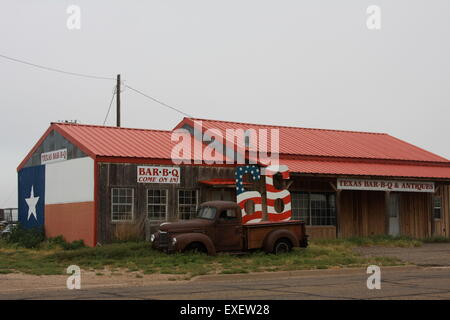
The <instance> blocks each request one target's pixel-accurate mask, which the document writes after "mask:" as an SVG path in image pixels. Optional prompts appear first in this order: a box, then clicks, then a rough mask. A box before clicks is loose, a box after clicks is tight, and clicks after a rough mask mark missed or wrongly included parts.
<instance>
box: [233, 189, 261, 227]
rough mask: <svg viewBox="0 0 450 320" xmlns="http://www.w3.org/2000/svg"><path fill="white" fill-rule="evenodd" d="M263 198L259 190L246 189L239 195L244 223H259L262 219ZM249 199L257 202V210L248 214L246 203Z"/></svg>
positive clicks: (238, 199) (238, 200)
mask: <svg viewBox="0 0 450 320" xmlns="http://www.w3.org/2000/svg"><path fill="white" fill-rule="evenodd" d="M261 200H262V197H261V193H259V192H258V191H245V192H242V193H241V194H238V195H237V202H238V205H239V207H241V212H242V223H244V224H245V223H257V222H260V221H261V220H262V204H261ZM247 201H253V203H254V204H255V211H254V212H253V213H251V214H248V213H247V212H246V211H245V204H246V203H247Z"/></svg>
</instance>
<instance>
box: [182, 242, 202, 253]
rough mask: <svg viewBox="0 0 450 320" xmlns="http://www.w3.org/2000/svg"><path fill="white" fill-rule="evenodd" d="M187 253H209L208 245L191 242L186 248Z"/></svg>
mask: <svg viewBox="0 0 450 320" xmlns="http://www.w3.org/2000/svg"><path fill="white" fill-rule="evenodd" d="M183 252H186V253H207V250H206V247H205V246H204V245H203V244H202V243H200V242H194V243H190V244H188V245H187V246H186V248H184V250H183Z"/></svg>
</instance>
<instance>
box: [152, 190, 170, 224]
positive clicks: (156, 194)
mask: <svg viewBox="0 0 450 320" xmlns="http://www.w3.org/2000/svg"><path fill="white" fill-rule="evenodd" d="M166 214H167V189H164V190H154V189H147V216H148V218H149V219H150V220H165V219H166Z"/></svg>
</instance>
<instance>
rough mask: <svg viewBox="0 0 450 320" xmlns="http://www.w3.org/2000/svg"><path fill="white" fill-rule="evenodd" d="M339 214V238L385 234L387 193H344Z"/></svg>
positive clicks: (341, 197)
mask: <svg viewBox="0 0 450 320" xmlns="http://www.w3.org/2000/svg"><path fill="white" fill-rule="evenodd" d="M340 201H341V203H340V205H339V213H338V226H339V231H338V236H339V237H342V238H348V237H365V236H370V235H377V234H384V233H385V212H386V208H385V193H384V192H376V191H348V190H345V191H342V192H341V196H340Z"/></svg>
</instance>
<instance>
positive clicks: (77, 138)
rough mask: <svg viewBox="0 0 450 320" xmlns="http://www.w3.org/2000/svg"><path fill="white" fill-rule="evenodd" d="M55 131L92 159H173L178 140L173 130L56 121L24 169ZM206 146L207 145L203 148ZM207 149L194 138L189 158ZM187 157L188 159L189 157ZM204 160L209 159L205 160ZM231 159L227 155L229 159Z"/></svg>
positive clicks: (193, 157)
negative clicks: (172, 135) (173, 137)
mask: <svg viewBox="0 0 450 320" xmlns="http://www.w3.org/2000/svg"><path fill="white" fill-rule="evenodd" d="M52 130H55V131H57V132H59V133H60V134H61V135H62V136H64V137H65V138H67V139H68V140H70V141H71V142H72V143H74V144H75V145H77V146H78V147H79V148H80V149H81V150H82V151H83V152H85V153H86V154H87V155H89V156H91V157H92V158H95V157H105V158H127V159H130V158H136V159H163V160H172V156H171V153H172V149H173V147H174V146H175V145H177V144H178V141H171V134H172V131H165V130H149V129H130V128H122V127H121V128H119V127H106V126H96V125H82V124H73V123H52V124H51V126H50V127H49V128H48V129H47V131H46V132H45V133H44V135H43V136H42V137H41V139H40V140H39V141H38V142H37V143H36V144H35V146H34V147H33V149H32V150H31V151H30V152H29V153H28V155H27V156H26V157H25V159H24V160H23V161H22V162H21V164H20V165H19V167H18V170H20V169H21V168H22V167H23V166H24V165H25V163H26V162H27V161H28V159H29V158H30V157H31V156H32V155H33V153H34V152H35V151H36V149H37V148H38V147H39V145H40V144H41V143H42V141H43V140H44V139H45V138H46V137H47V135H48V134H49V133H50V132H51V131H52ZM204 147H205V146H204V145H203V146H202V148H204ZM202 155H203V150H200V148H196V147H194V145H193V141H191V156H190V158H188V159H189V160H198V159H202V158H201V156H202ZM186 160H187V159H186ZM203 160H207V159H204V158H203ZM226 160H227V158H226V157H225V158H224V161H226Z"/></svg>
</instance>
